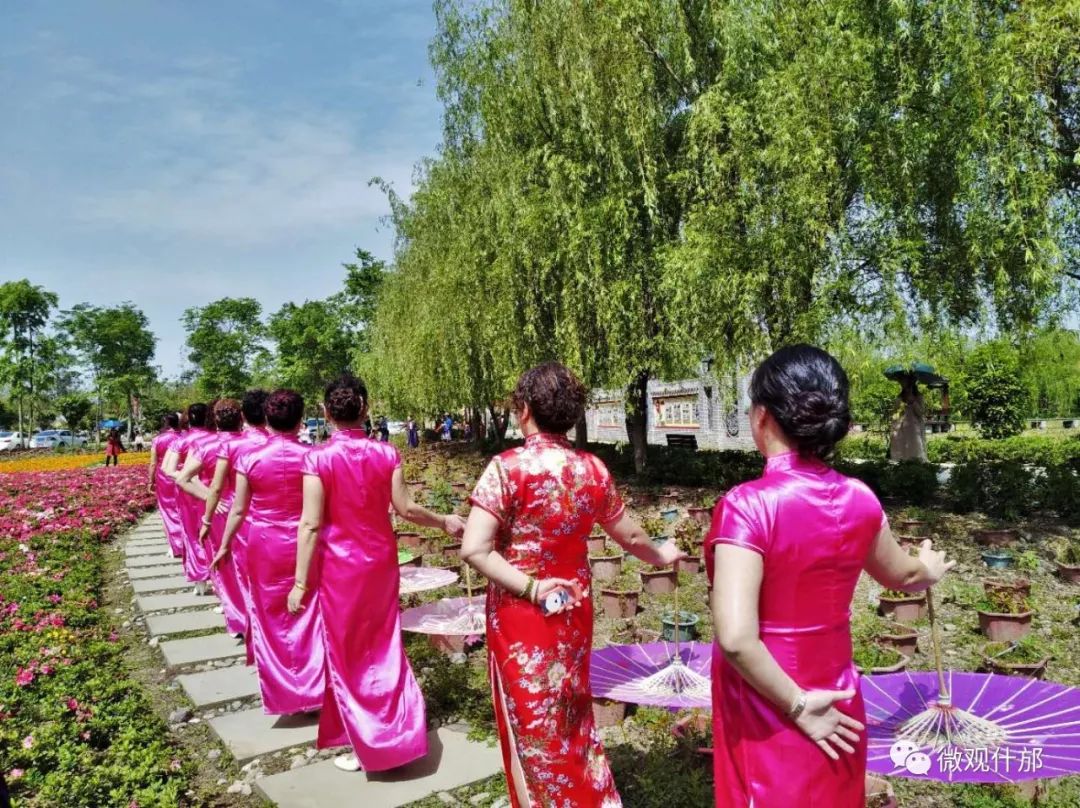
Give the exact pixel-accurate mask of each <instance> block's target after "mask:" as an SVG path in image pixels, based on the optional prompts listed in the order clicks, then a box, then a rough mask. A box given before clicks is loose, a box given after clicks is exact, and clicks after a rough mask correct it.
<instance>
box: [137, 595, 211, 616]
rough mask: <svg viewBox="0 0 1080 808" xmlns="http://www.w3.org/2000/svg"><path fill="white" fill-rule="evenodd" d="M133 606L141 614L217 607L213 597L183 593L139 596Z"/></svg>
mask: <svg viewBox="0 0 1080 808" xmlns="http://www.w3.org/2000/svg"><path fill="white" fill-rule="evenodd" d="M135 605H136V606H138V607H139V610H140V611H142V612H147V613H149V612H164V611H168V610H169V609H193V608H195V607H196V606H217V605H218V599H217V598H216V597H214V596H213V595H195V594H192V593H191V592H183V593H181V594H179V595H139V596H138V597H137V598H136V599H135Z"/></svg>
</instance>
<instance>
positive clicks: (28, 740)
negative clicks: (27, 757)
mask: <svg viewBox="0 0 1080 808" xmlns="http://www.w3.org/2000/svg"><path fill="white" fill-rule="evenodd" d="M22 748H23V749H33V748H34V736H33V735H27V736H26V737H25V738H23V739H22Z"/></svg>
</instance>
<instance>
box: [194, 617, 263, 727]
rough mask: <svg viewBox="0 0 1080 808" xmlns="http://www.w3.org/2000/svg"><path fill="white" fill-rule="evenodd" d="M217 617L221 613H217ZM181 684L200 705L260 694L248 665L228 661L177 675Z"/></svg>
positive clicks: (216, 703) (257, 676) (218, 703)
mask: <svg viewBox="0 0 1080 808" xmlns="http://www.w3.org/2000/svg"><path fill="white" fill-rule="evenodd" d="M219 619H220V616H219ZM176 681H177V682H178V683H179V684H180V687H182V688H183V689H184V693H185V694H186V695H187V697H188V698H189V699H191V701H192V703H193V704H194V705H195V706H196V707H199V708H203V707H217V706H219V705H221V704H227V703H228V702H231V701H236V700H237V699H247V698H251V697H252V696H257V695H259V675H258V674H257V673H256V672H255V668H253V667H249V666H247V665H230V666H229V667H228V668H217V669H216V670H212V671H203V672H201V673H185V674H181V675H180V676H177V677H176Z"/></svg>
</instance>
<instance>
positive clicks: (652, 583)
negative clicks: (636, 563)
mask: <svg viewBox="0 0 1080 808" xmlns="http://www.w3.org/2000/svg"><path fill="white" fill-rule="evenodd" d="M638 574H639V575H640V576H641V588H642V589H644V590H645V591H646V592H648V593H649V594H650V595H670V594H671V593H672V592H674V591H675V587H676V585H677V584H678V582H679V574H678V573H677V572H675V570H673V569H668V570H656V571H655V572H644V571H642V572H640V573H638Z"/></svg>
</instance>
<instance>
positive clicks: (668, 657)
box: [589, 642, 712, 708]
mask: <svg viewBox="0 0 1080 808" xmlns="http://www.w3.org/2000/svg"><path fill="white" fill-rule="evenodd" d="M711 664H712V646H711V645H710V644H709V643H704V642H683V643H678V644H676V643H668V642H653V643H642V644H640V645H609V646H608V647H607V648H599V649H596V650H594V651H593V652H592V662H591V668H592V673H591V675H590V677H589V678H590V682H591V684H592V692H593V696H594V697H596V698H602V699H611V700H613V701H624V702H627V703H629V704H647V705H650V706H653V707H675V708H683V707H705V708H709V707H711V706H712V690H711V684H710V679H709V674H710V666H711Z"/></svg>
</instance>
